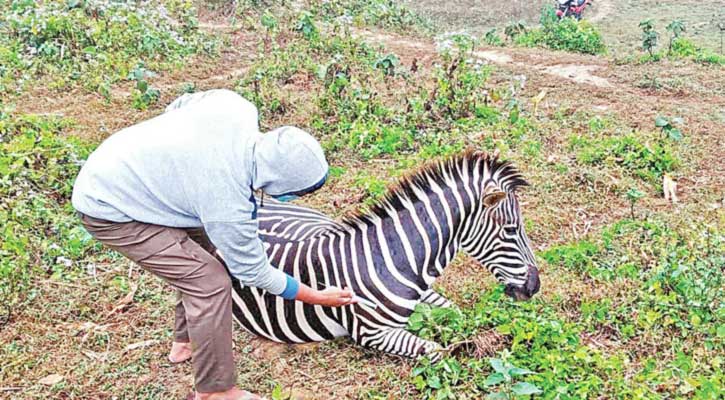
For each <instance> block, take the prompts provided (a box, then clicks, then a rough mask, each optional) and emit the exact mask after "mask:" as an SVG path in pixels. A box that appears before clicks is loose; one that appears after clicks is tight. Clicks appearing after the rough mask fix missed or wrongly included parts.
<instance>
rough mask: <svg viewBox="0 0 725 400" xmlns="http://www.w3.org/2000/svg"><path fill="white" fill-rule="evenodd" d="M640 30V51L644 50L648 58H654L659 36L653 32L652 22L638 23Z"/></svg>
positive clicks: (649, 20) (648, 20)
mask: <svg viewBox="0 0 725 400" xmlns="http://www.w3.org/2000/svg"><path fill="white" fill-rule="evenodd" d="M639 27H640V28H641V29H642V49H644V50H646V51H647V52H648V53H649V55H650V57H651V58H652V57H654V49H655V47H657V38H658V36H659V34H658V33H657V32H656V31H655V27H654V22H652V20H651V19H647V20H644V21H642V22H640V23H639Z"/></svg>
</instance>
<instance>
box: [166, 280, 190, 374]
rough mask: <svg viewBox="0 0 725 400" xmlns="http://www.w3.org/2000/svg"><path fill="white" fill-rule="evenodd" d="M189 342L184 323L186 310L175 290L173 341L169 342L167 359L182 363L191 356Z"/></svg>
mask: <svg viewBox="0 0 725 400" xmlns="http://www.w3.org/2000/svg"><path fill="white" fill-rule="evenodd" d="M191 350H192V349H191V343H190V339H189V331H188V329H187V324H186V310H185V309H184V302H183V301H182V295H181V292H179V291H178V290H177V291H176V309H175V315H174V342H173V343H172V344H171V351H170V352H169V361H171V362H172V363H174V364H178V363H182V362H184V361H186V360H188V359H190V358H191Z"/></svg>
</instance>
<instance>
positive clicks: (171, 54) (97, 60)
mask: <svg viewBox="0 0 725 400" xmlns="http://www.w3.org/2000/svg"><path fill="white" fill-rule="evenodd" d="M166 4H167V5H168V6H169V8H168V9H167V8H164V6H162V5H161V3H160V2H159V1H151V2H149V4H144V5H139V4H136V3H134V2H101V1H79V0H60V1H44V2H36V1H24V0H2V1H0V8H2V9H3V13H2V14H1V15H0V65H2V67H0V92H7V91H10V90H13V89H18V88H22V86H23V85H25V84H26V83H30V82H33V81H34V80H35V79H36V78H39V77H40V78H48V79H49V80H50V81H51V82H50V83H51V85H52V86H53V87H57V88H62V87H65V86H67V85H69V84H71V83H73V82H75V81H78V82H80V83H81V84H82V85H83V86H85V87H86V88H88V89H90V90H94V91H96V90H97V91H100V92H101V93H103V94H104V95H109V90H110V86H111V85H112V84H113V83H114V82H116V81H118V80H120V79H124V78H126V76H128V74H129V72H130V70H131V69H132V68H133V67H135V66H136V65H138V64H139V63H144V64H145V65H148V66H149V67H150V68H153V69H164V68H170V67H172V66H174V65H177V64H179V63H180V62H181V61H182V60H183V59H184V58H185V57H187V56H189V55H191V54H196V53H199V52H208V51H211V50H212V49H213V46H214V42H213V41H210V40H209V39H206V38H204V37H203V36H202V35H201V34H200V33H199V32H198V29H197V22H196V17H195V14H196V13H195V11H194V9H193V7H192V5H191V1H182V0H176V1H168V2H166ZM173 17H176V18H178V19H174V18H173Z"/></svg>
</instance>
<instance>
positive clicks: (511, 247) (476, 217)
mask: <svg viewBox="0 0 725 400" xmlns="http://www.w3.org/2000/svg"><path fill="white" fill-rule="evenodd" d="M477 161H478V163H475V165H476V168H475V169H474V173H473V174H472V176H473V179H474V181H475V180H477V179H478V180H479V181H478V182H473V183H474V185H475V186H476V189H477V190H476V191H475V193H480V195H479V196H478V197H479V198H478V204H474V206H473V210H474V212H473V213H472V216H473V220H472V221H471V223H472V229H469V230H468V231H467V235H466V237H464V238H462V239H463V240H462V242H461V245H462V247H463V249H464V250H465V251H466V252H467V253H468V254H469V255H471V256H472V257H474V258H475V259H476V260H477V261H478V262H480V263H481V264H482V265H484V266H485V267H486V268H487V269H488V270H489V271H491V273H493V275H494V276H495V277H496V279H498V281H499V282H501V283H503V284H504V285H506V289H505V293H506V294H507V295H508V296H510V297H513V298H515V299H517V300H528V299H529V298H531V297H532V296H533V295H534V294H536V293H537V292H538V291H539V287H540V286H541V283H540V281H539V270H538V269H537V267H536V260H535V258H534V254H533V251H532V250H531V242H530V241H529V238H528V237H527V236H526V231H525V229H524V220H523V216H522V214H521V208H520V206H519V201H518V197H517V194H516V189H517V188H518V187H521V186H526V185H527V183H526V181H525V180H524V179H523V177H522V176H521V174H520V173H519V172H518V170H516V169H515V168H514V167H513V166H512V165H511V164H509V163H507V162H500V161H499V160H498V159H497V157H481V158H480V159H479V160H477ZM479 163H481V164H482V165H481V164H479ZM479 168H480V169H479ZM476 172H480V173H476Z"/></svg>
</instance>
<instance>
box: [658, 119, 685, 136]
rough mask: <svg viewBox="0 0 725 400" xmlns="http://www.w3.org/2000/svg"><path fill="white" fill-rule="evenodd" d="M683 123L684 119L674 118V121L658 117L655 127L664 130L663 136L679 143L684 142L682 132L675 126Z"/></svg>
mask: <svg viewBox="0 0 725 400" xmlns="http://www.w3.org/2000/svg"><path fill="white" fill-rule="evenodd" d="M681 123H682V118H673V119H672V120H668V119H666V118H664V117H661V116H657V118H655V126H656V127H658V128H660V129H661V130H662V134H663V136H664V137H666V138H669V139H672V140H675V141H678V142H679V141H680V140H682V132H681V131H680V130H679V129H677V128H675V127H674V125H673V124H681Z"/></svg>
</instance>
